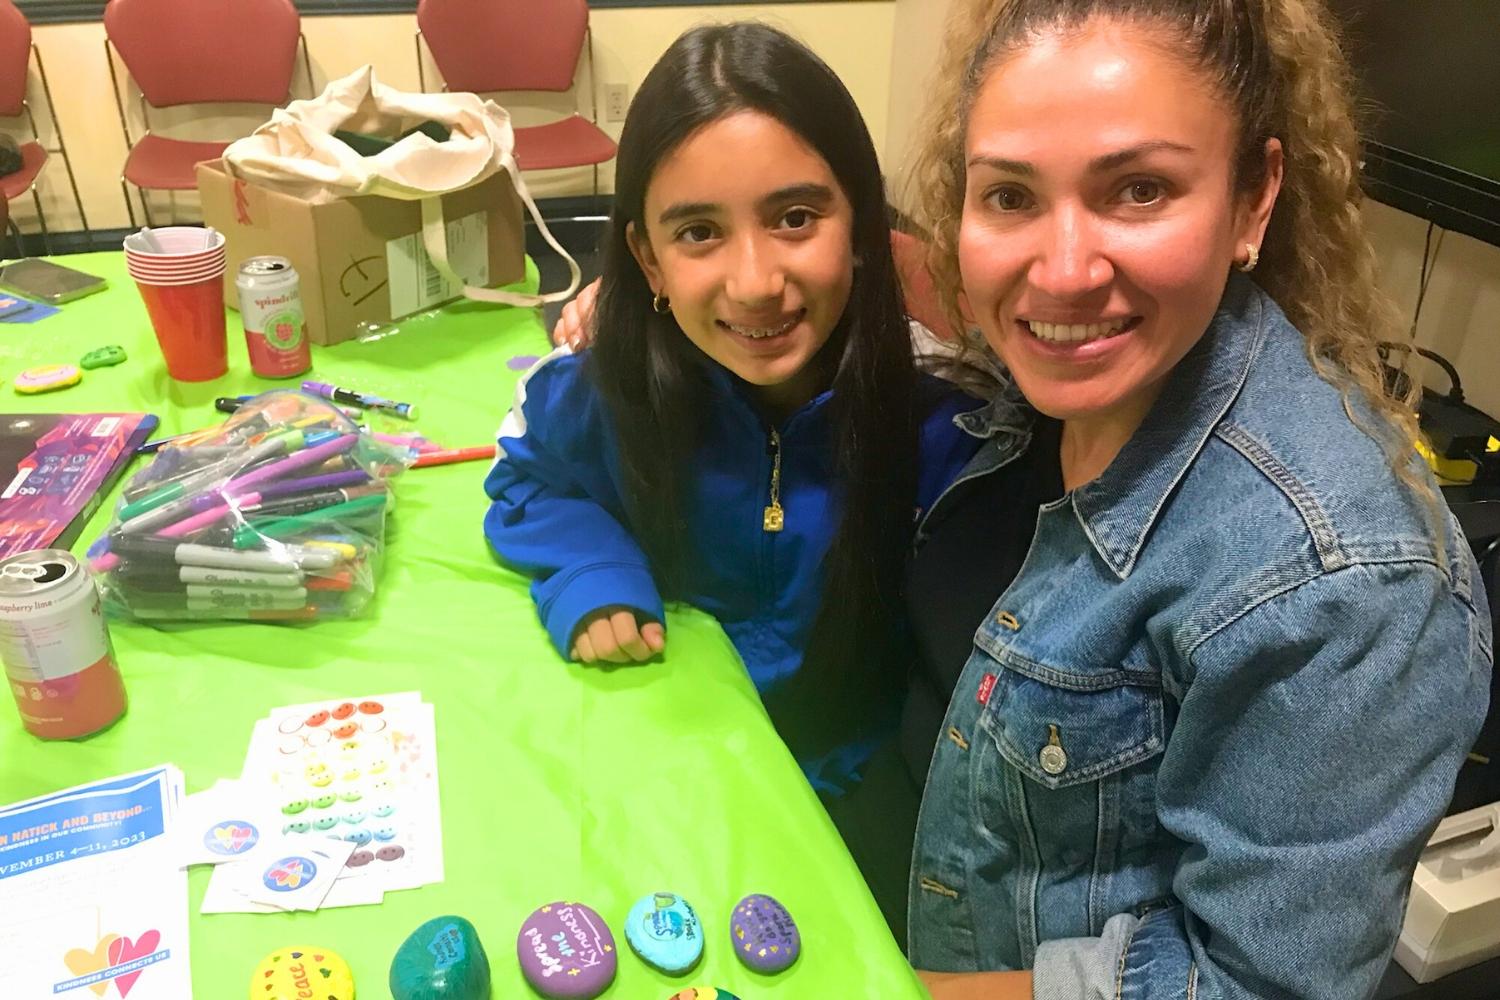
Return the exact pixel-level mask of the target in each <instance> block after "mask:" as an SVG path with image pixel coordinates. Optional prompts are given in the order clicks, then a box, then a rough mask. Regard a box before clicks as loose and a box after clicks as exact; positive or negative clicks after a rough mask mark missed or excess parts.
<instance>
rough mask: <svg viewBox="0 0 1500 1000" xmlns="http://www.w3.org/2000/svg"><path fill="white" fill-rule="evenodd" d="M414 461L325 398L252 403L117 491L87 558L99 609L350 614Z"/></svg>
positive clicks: (178, 615) (209, 614)
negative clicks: (99, 590)
mask: <svg viewBox="0 0 1500 1000" xmlns="http://www.w3.org/2000/svg"><path fill="white" fill-rule="evenodd" d="M415 457H416V451H415V449H412V448H406V447H402V446H400V445H397V444H391V443H387V442H382V441H377V440H375V439H374V438H373V437H371V436H370V435H369V434H368V433H365V432H364V431H363V430H362V429H361V428H360V427H359V425H357V424H356V423H355V422H354V421H353V420H351V419H350V418H349V417H348V416H347V415H346V414H345V413H344V412H343V411H342V410H340V409H339V408H338V407H337V406H335V405H333V404H332V403H330V402H328V401H326V400H323V399H319V398H317V397H315V396H310V395H307V394H305V393H301V392H297V391H294V390H284V391H276V392H268V393H263V394H262V395H259V396H256V397H255V398H254V399H252V400H250V401H249V402H247V403H245V405H244V406H242V407H240V408H239V409H238V410H236V411H235V413H234V414H233V415H232V416H230V418H229V419H228V420H226V421H224V423H222V424H220V425H218V426H216V427H212V428H208V429H206V430H204V431H200V432H197V433H195V434H191V435H184V436H180V437H178V438H174V439H173V440H172V441H170V442H169V443H167V444H165V445H163V446H162V447H161V448H160V449H159V450H157V451H156V452H155V454H154V456H153V457H152V459H151V463H150V464H149V465H147V466H146V467H145V468H144V469H142V470H141V471H140V472H138V473H136V475H135V476H134V477H132V478H131V480H130V481H129V482H128V483H127V484H126V486H125V493H124V497H123V499H122V500H121V502H120V506H119V507H118V509H116V511H115V515H114V517H113V519H112V520H111V523H110V527H109V531H108V532H107V533H106V534H105V535H104V536H103V537H102V538H100V539H98V540H97V541H96V542H95V543H94V544H93V546H91V547H90V549H89V557H90V564H91V565H92V567H93V568H94V571H95V572H96V573H98V574H100V576H101V581H102V583H103V590H104V595H105V601H106V604H107V607H108V608H109V610H110V612H111V613H113V614H122V615H126V616H129V617H132V618H136V619H140V620H162V619H167V620H174V619H177V620H181V619H189V620H191V619H242V620H250V621H276V622H299V621H316V620H319V619H323V618H349V617H353V616H355V615H358V614H359V613H360V612H361V611H363V610H364V608H365V606H366V605H367V604H369V602H370V598H371V597H372V596H374V593H375V581H376V580H377V579H378V578H379V575H380V561H381V553H382V551H383V549H384V545H385V525H386V517H387V515H388V514H390V512H391V508H392V497H393V495H392V492H391V489H390V479H391V477H393V476H395V475H397V474H399V473H400V472H402V471H404V470H405V469H406V467H407V466H408V465H409V464H410V463H411V462H412V461H413V459H415Z"/></svg>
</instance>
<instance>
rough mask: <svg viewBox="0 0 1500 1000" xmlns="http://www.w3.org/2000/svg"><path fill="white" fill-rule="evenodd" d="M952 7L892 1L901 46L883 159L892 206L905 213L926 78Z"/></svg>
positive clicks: (894, 61)
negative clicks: (909, 165)
mask: <svg viewBox="0 0 1500 1000" xmlns="http://www.w3.org/2000/svg"><path fill="white" fill-rule="evenodd" d="M952 5H953V3H952V0H896V10H895V24H894V26H893V31H894V37H895V38H899V39H900V40H901V43H900V44H899V45H892V46H891V76H890V79H891V106H890V113H889V115H887V117H886V122H885V136H886V139H885V146H884V147H883V158H884V162H885V168H886V173H887V179H888V187H889V190H890V197H891V202H892V204H894V205H896V206H897V207H898V208H900V209H902V210H903V211H909V210H910V207H911V192H910V191H909V190H908V185H907V176H906V166H907V163H906V160H907V155H908V153H909V151H910V149H911V145H912V142H913V141H914V138H915V133H916V128H917V123H918V122H919V121H920V120H921V116H922V111H923V101H924V100H925V99H926V96H927V86H926V83H927V78H928V76H929V75H930V74H931V73H932V71H933V68H934V67H935V66H936V65H937V57H938V49H939V47H940V45H941V43H942V40H943V22H944V21H945V20H946V19H947V16H948V10H949V8H950V7H951V6H952Z"/></svg>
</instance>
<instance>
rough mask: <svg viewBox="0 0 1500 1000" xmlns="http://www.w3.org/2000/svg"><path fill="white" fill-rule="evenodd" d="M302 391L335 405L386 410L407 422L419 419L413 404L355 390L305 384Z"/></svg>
mask: <svg viewBox="0 0 1500 1000" xmlns="http://www.w3.org/2000/svg"><path fill="white" fill-rule="evenodd" d="M302 391H303V392H310V393H312V394H313V395H314V396H321V397H323V398H324V399H331V400H333V401H334V402H335V403H351V404H353V405H354V406H362V407H364V408H365V409H367V410H384V411H385V412H386V413H392V414H395V415H396V416H398V417H402V418H403V419H406V420H415V419H417V407H416V405H415V404H413V403H397V402H395V401H394V400H390V399H383V398H381V397H380V396H370V395H367V394H365V393H363V392H356V391H355V390H353V389H340V388H338V387H337V386H332V385H329V384H328V383H327V382H303V383H302Z"/></svg>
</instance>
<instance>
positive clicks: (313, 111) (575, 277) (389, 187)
mask: <svg viewBox="0 0 1500 1000" xmlns="http://www.w3.org/2000/svg"><path fill="white" fill-rule="evenodd" d="M426 121H436V122H441V123H442V124H443V125H446V126H447V127H448V128H449V130H450V131H451V135H450V137H449V139H448V141H447V142H436V141H434V140H433V139H431V138H430V137H428V136H426V135H423V134H421V133H416V134H413V135H408V136H406V137H405V138H404V139H401V140H400V141H399V142H397V143H396V144H395V145H393V146H391V147H390V148H388V149H385V150H383V151H381V152H379V153H377V154H376V155H374V156H362V155H360V154H359V153H357V152H356V151H355V150H354V149H352V148H351V147H349V146H348V145H347V144H346V143H345V142H344V141H343V140H342V139H339V138H336V137H335V136H334V132H335V131H338V130H340V129H343V130H347V131H352V132H366V133H376V134H389V135H398V134H400V133H401V132H403V131H405V130H406V129H408V128H410V127H411V126H414V125H417V124H420V123H422V122H426ZM224 160H225V163H226V165H227V168H228V170H229V172H230V174H232V175H233V176H235V177H238V178H241V179H243V180H248V181H254V182H255V183H257V184H262V185H264V186H267V187H270V188H274V189H275V190H278V191H283V192H285V193H287V194H291V195H294V196H296V197H299V198H305V199H308V200H310V201H314V202H317V201H331V200H333V199H336V198H345V197H349V196H351V195H364V194H373V195H380V196H382V197H386V198H399V199H401V200H403V201H420V202H421V203H422V242H423V245H424V246H425V247H426V248H427V255H428V256H429V257H430V258H431V259H432V264H433V266H434V267H435V268H436V269H437V270H438V272H439V273H440V274H442V276H443V277H444V278H446V279H447V280H448V281H450V282H453V283H454V284H457V285H464V295H466V296H468V297H469V298H471V299H478V300H479V301H481V302H496V303H500V304H503V305H511V306H537V305H541V304H542V303H544V302H561V301H563V300H564V299H567V298H568V297H569V296H571V295H572V294H573V293H574V291H576V290H577V288H578V281H579V272H578V263H577V261H575V260H574V259H573V258H572V256H571V255H569V254H568V252H567V251H566V250H564V249H563V248H562V247H561V246H559V245H558V243H557V240H556V239H555V238H554V237H553V236H552V233H551V232H550V231H549V230H548V229H547V224H546V222H544V221H543V220H542V216H541V213H540V212H539V211H538V210H537V207H536V202H535V201H533V200H532V197H531V195H530V193H529V192H528V191H527V190H526V183H525V182H524V181H522V180H521V171H520V169H519V168H518V167H517V166H516V158H515V132H514V130H513V129H512V128H511V124H510V114H509V113H508V112H507V111H506V110H505V109H504V108H502V107H500V105H498V104H496V103H495V102H494V101H487V100H482V99H481V98H480V97H478V96H477V95H475V94H409V93H404V92H402V91H399V90H395V89H393V88H391V87H387V86H386V85H384V84H382V83H381V82H379V81H378V80H376V79H375V70H374V67H372V66H365V67H363V68H361V69H358V70H356V71H354V72H353V73H350V74H349V75H348V76H346V77H343V78H342V79H339V80H333V81H331V82H330V83H329V84H328V86H327V88H325V89H324V91H323V93H321V94H319V95H318V96H317V97H314V98H310V99H308V100H304V101H293V102H292V103H291V104H289V105H287V106H286V107H285V108H277V109H276V110H275V111H274V112H272V115H271V120H270V121H269V122H267V123H266V124H264V125H262V126H261V127H260V128H258V129H256V130H255V131H254V132H253V133H251V134H250V135H248V136H246V137H245V138H243V139H240V140H238V141H237V142H234V143H232V144H230V146H229V148H228V149H226V150H225V151H224ZM502 170H503V171H505V172H506V173H508V174H509V175H510V181H511V184H512V185H513V186H514V187H515V190H516V194H518V195H520V197H521V201H522V202H524V203H525V205H526V208H527V210H528V211H529V212H530V213H531V217H532V218H533V219H534V220H536V224H537V228H538V229H540V230H541V233H542V236H543V237H544V238H545V239H546V241H547V245H548V246H550V247H551V248H552V249H553V250H556V251H557V252H558V253H559V254H561V255H562V257H563V259H564V260H566V261H567V262H568V270H569V273H570V274H571V275H572V277H571V278H570V280H569V282H568V287H567V288H565V289H563V290H562V291H559V292H549V293H547V294H545V295H543V294H537V295H527V294H520V293H515V292H504V291H500V290H498V289H493V288H479V287H477V286H474V285H465V284H464V281H463V279H462V278H460V277H459V276H458V275H456V274H455V273H454V272H453V268H452V267H451V266H450V265H449V263H448V246H447V237H446V229H445V227H444V221H443V202H442V195H444V194H447V193H448V192H450V191H458V190H462V189H463V188H466V187H469V186H470V185H472V184H477V183H479V182H480V181H482V180H484V179H485V178H487V177H490V176H491V175H493V174H496V173H499V172H500V171H502Z"/></svg>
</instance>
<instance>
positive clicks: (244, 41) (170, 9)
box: [104, 0, 312, 228]
mask: <svg viewBox="0 0 1500 1000" xmlns="http://www.w3.org/2000/svg"><path fill="white" fill-rule="evenodd" d="M104 33H105V36H106V37H105V40H104V56H105V59H106V60H107V61H108V62H109V75H110V80H111V81H112V82H113V83H114V90H115V106H116V107H117V108H118V109H119V112H120V129H121V130H122V131H123V132H124V133H125V144H126V145H127V146H129V147H130V152H129V154H128V155H127V156H126V157H125V169H124V170H123V171H122V172H121V174H120V190H121V192H122V193H123V194H124V195H125V208H126V210H127V211H128V212H129V213H130V225H131V226H132V228H133V227H134V226H135V224H136V223H135V208H134V206H133V205H132V204H131V201H130V189H129V188H128V187H127V186H126V182H127V181H128V182H129V183H130V184H134V185H135V186H136V187H137V188H139V189H140V192H141V196H140V197H141V208H142V209H143V210H144V211H145V213H146V222H147V224H148V225H149V224H150V223H151V205H150V203H149V202H148V201H147V200H146V191H148V190H157V191H191V190H194V189H195V188H196V187H197V186H198V182H197V179H196V177H195V176H194V173H193V167H194V166H195V165H197V164H198V163H201V162H202V161H204V160H214V159H218V157H219V156H221V155H222V154H223V152H224V149H225V147H226V146H228V145H229V143H228V142H193V141H188V140H185V139H172V138H168V137H166V136H161V135H156V134H155V133H153V132H152V131H151V120H150V117H149V116H148V114H147V108H148V106H149V107H155V108H170V107H177V106H181V105H184V104H220V103H225V104H228V103H235V104H269V105H281V104H284V103H286V101H287V100H288V99H289V98H290V97H291V90H292V74H293V72H294V71H295V68H296V64H297V47H298V45H299V43H300V45H301V47H302V62H303V67H304V70H305V71H306V73H307V79H308V86H309V88H310V87H311V86H312V67H311V66H310V65H309V61H308V56H307V40H306V39H305V38H303V37H302V32H301V20H300V19H299V18H298V16H297V10H296V8H295V7H293V6H292V3H291V0H110V2H109V6H107V7H105V8H104ZM111 45H112V46H113V49H114V51H117V52H118V53H119V55H120V59H121V61H123V62H124V64H125V68H126V69H127V70H129V72H130V78H131V79H132V80H134V82H135V85H136V87H137V88H138V89H139V91H140V95H141V120H142V121H143V122H144V123H145V125H146V133H145V134H144V135H142V136H141V137H140V138H139V139H136V140H132V138H131V135H130V126H129V124H128V123H127V122H126V120H125V102H124V98H123V97H122V95H121V92H120V81H119V77H118V76H117V75H116V73H115V60H114V57H113V55H112V53H111Z"/></svg>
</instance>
